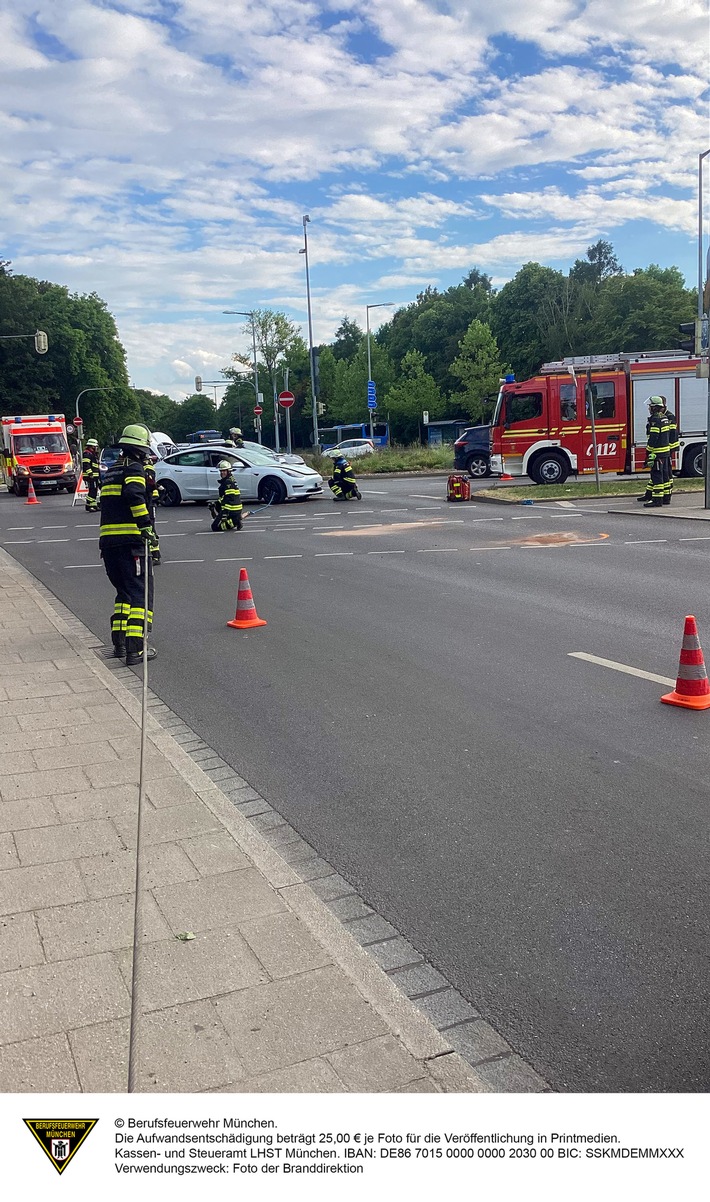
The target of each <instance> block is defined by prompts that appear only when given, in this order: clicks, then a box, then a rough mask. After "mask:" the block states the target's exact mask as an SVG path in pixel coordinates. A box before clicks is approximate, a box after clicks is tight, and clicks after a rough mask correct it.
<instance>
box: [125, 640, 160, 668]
mask: <svg viewBox="0 0 710 1202" xmlns="http://www.w3.org/2000/svg"><path fill="white" fill-rule="evenodd" d="M157 654H158V652H157V651H156V650H155V647H149V648H148V655H147V657H146V658H147V659H155V657H156V655H157ZM142 663H143V639H136V638H128V639H126V666H127V667H128V668H132V667H135V665H136V664H142Z"/></svg>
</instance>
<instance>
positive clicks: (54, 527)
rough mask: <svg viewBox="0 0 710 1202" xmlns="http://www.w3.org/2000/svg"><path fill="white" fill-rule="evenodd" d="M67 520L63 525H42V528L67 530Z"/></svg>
mask: <svg viewBox="0 0 710 1202" xmlns="http://www.w3.org/2000/svg"><path fill="white" fill-rule="evenodd" d="M66 528H67V527H66V522H65V524H64V525H63V526H40V530H66Z"/></svg>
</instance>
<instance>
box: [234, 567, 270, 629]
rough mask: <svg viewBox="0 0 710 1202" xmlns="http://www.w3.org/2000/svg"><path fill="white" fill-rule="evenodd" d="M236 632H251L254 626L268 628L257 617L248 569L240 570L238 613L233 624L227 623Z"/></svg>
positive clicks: (262, 620)
mask: <svg viewBox="0 0 710 1202" xmlns="http://www.w3.org/2000/svg"><path fill="white" fill-rule="evenodd" d="M227 625H228V626H232V627H233V628H234V629H235V630H249V629H251V627H252V626H266V622H265V621H264V619H263V618H260V617H259V616H258V615H257V612H256V607H255V605H254V598H253V597H252V595H251V586H250V584H249V577H248V576H247V570H246V568H240V569H239V591H238V593H237V612H236V613H235V615H234V617H233V619H232V621H231V622H227Z"/></svg>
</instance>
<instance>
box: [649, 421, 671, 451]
mask: <svg viewBox="0 0 710 1202" xmlns="http://www.w3.org/2000/svg"><path fill="white" fill-rule="evenodd" d="M670 449H671V446H670V422H669V421H668V416H667V415H666V414H665V413H655V414H652V415H651V421H650V423H649V427H648V442H647V443H646V450H647V451H648V452H649V453H650V454H654V455H663V454H664V453H667V452H668V451H670Z"/></svg>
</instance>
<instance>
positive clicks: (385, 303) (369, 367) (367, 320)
mask: <svg viewBox="0 0 710 1202" xmlns="http://www.w3.org/2000/svg"><path fill="white" fill-rule="evenodd" d="M393 307H394V301H382V302H381V303H380V304H378V305H365V323H366V325H367V384H368V394H369V388H370V384H371V383H372V382H373V381H372V359H371V358H370V309H392V308H393ZM368 400H369V395H368ZM367 412H368V413H369V415H370V438H372V437H373V429H372V414H373V412H374V410H373V409H371V408H370V406H369V405H368V407H367Z"/></svg>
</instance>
